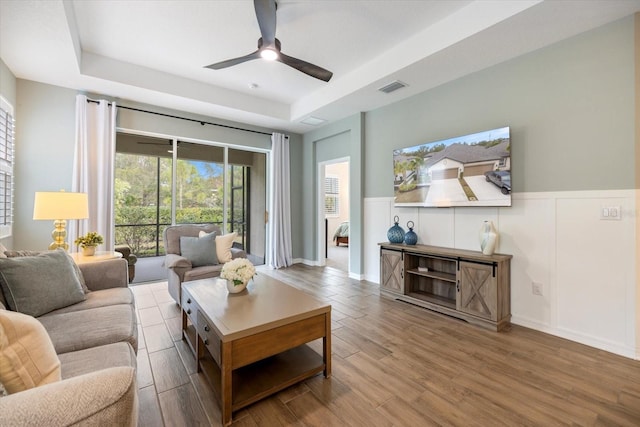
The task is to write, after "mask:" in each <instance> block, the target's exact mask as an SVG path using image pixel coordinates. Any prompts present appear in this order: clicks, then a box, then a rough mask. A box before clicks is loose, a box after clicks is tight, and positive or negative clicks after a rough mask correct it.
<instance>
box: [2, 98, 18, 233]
mask: <svg viewBox="0 0 640 427" xmlns="http://www.w3.org/2000/svg"><path fill="white" fill-rule="evenodd" d="M14 130H15V123H14V120H13V107H12V106H11V104H9V103H8V102H7V100H6V99H4V98H3V97H1V96H0V238H4V237H9V236H11V233H12V225H13V141H14Z"/></svg>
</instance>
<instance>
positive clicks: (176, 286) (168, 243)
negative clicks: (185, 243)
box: [163, 224, 247, 304]
mask: <svg viewBox="0 0 640 427" xmlns="http://www.w3.org/2000/svg"><path fill="white" fill-rule="evenodd" d="M201 231H204V232H205V233H211V232H214V231H215V232H216V236H219V235H221V234H222V233H221V232H220V227H218V226H217V225H212V224H207V225H197V224H180V225H171V226H169V227H167V228H165V230H164V233H163V240H164V250H165V253H166V256H165V260H164V266H165V268H166V269H167V279H168V289H169V294H170V295H171V296H172V297H173V299H174V300H175V301H176V303H178V304H180V300H181V298H182V282H188V281H190V280H198V279H208V278H211V277H218V276H219V275H220V271H221V270H222V265H223V264H216V265H203V266H199V267H193V265H192V264H191V261H190V260H189V259H187V258H186V257H184V256H182V252H181V251H180V237H181V236H188V237H198V236H199V235H200V232H201ZM231 257H232V259H235V258H246V257H247V254H246V253H245V251H244V250H243V249H241V248H238V247H235V245H234V247H232V248H231Z"/></svg>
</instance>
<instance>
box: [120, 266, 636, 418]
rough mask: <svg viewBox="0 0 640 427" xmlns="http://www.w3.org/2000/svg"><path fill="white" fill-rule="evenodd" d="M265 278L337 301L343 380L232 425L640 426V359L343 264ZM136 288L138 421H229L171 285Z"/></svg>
mask: <svg viewBox="0 0 640 427" xmlns="http://www.w3.org/2000/svg"><path fill="white" fill-rule="evenodd" d="M259 274H269V275H272V276H274V277H276V278H278V279H279V280H282V281H283V282H285V283H288V284H291V285H293V286H296V287H298V288H299V289H302V290H304V291H306V292H308V293H310V294H312V295H314V296H316V297H317V298H319V299H321V300H323V301H328V302H330V303H331V305H332V326H333V335H332V344H333V349H332V350H333V351H332V354H333V356H332V357H333V359H332V362H333V375H332V377H331V378H330V379H325V378H324V377H323V376H322V375H318V376H316V377H313V378H311V379H309V380H307V381H304V382H303V383H300V384H298V385H295V386H292V387H290V388H288V389H286V390H284V391H282V392H280V393H278V394H276V395H274V396H272V397H270V398H268V399H265V400H263V401H261V402H258V403H256V404H254V405H252V406H249V407H247V408H245V409H243V410H241V411H238V412H236V413H235V414H234V422H233V426H367V427H369V426H411V427H413V426H430V425H434V426H435V425H455V426H518V425H527V426H556V425H576V426H578V425H579V426H639V425H640V362H639V361H634V360H631V359H627V358H624V357H621V356H616V355H613V354H611V353H606V352H604V351H600V350H597V349H594V348H591V347H587V346H584V345H581V344H577V343H574V342H571V341H567V340H564V339H561V338H557V337H553V336H550V335H547V334H544V333H541V332H537V331H533V330H530V329H527V328H523V327H518V326H513V327H512V328H511V329H510V330H509V331H507V332H501V333H496V332H490V331H485V330H483V329H480V328H478V327H475V326H471V325H468V324H466V323H465V322H462V321H459V320H455V319H452V318H448V317H446V316H442V315H439V314H436V313H432V312H430V311H428V310H424V309H422V308H418V307H414V306H412V305H408V304H405V303H401V302H397V301H393V300H389V299H385V298H381V297H379V296H378V286H377V285H376V284H373V283H369V282H359V281H356V280H352V279H349V278H348V277H347V275H346V273H344V272H342V271H339V270H336V269H334V268H329V267H327V268H321V267H308V266H303V265H296V266H294V267H291V268H288V269H282V270H277V271H274V270H266V269H263V268H260V269H259ZM132 290H133V291H134V294H135V297H136V305H137V310H138V319H139V333H140V349H139V351H138V386H139V403H140V412H139V425H140V426H163V425H164V426H201V425H205V426H206V425H211V426H219V425H221V424H220V410H219V409H218V407H217V405H216V404H214V403H213V395H212V391H211V389H210V387H209V386H208V384H207V383H206V380H205V379H204V378H203V377H202V375H201V374H197V373H196V362H195V359H194V357H193V355H192V353H191V352H190V350H189V349H188V347H187V345H186V344H185V343H184V342H183V341H182V340H181V337H180V322H181V318H180V310H179V308H178V306H177V305H176V304H175V302H174V301H173V300H172V299H171V297H170V296H169V294H168V292H167V288H166V283H159V284H148V285H139V286H135V287H132ZM320 344H321V343H320V342H314V343H312V346H313V348H314V349H315V350H316V351H318V352H319V353H320V352H321V346H320Z"/></svg>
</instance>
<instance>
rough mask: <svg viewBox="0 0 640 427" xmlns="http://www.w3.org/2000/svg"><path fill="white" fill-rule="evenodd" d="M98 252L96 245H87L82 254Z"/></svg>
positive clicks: (91, 254) (88, 254) (89, 254)
mask: <svg viewBox="0 0 640 427" xmlns="http://www.w3.org/2000/svg"><path fill="white" fill-rule="evenodd" d="M95 254H96V247H95V246H85V247H83V248H82V255H83V256H94V255H95Z"/></svg>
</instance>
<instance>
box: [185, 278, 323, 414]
mask: <svg viewBox="0 0 640 427" xmlns="http://www.w3.org/2000/svg"><path fill="white" fill-rule="evenodd" d="M181 305H182V329H183V337H184V339H185V340H186V341H187V342H188V343H189V345H190V346H191V348H192V350H193V351H194V354H195V355H196V357H197V359H198V371H201V372H203V373H204V375H205V377H206V378H207V379H208V381H209V382H210V383H211V385H212V388H213V391H214V394H215V395H216V397H217V399H218V401H219V403H220V407H221V412H222V423H223V425H229V424H231V416H232V413H233V411H236V410H238V409H240V408H243V407H245V406H247V405H250V404H252V403H254V402H256V401H258V400H260V399H262V398H264V397H266V396H269V395H271V394H273V393H275V392H277V391H280V390H282V389H284V388H286V387H289V386H291V385H293V384H295V383H297V382H299V381H302V380H304V379H306V378H309V377H312V376H314V375H317V374H318V373H320V372H323V373H324V376H325V377H327V378H328V377H329V376H330V375H331V305H329V304H327V303H323V302H321V301H319V300H317V299H315V298H313V297H312V296H310V295H309V294H307V293H305V292H302V291H300V290H298V289H296V288H294V287H291V286H289V285H286V284H284V283H282V282H280V281H278V280H276V279H273V278H271V277H269V276H267V275H266V274H259V275H257V276H256V277H255V278H254V279H253V280H252V281H251V283H249V286H247V289H246V290H245V291H243V292H241V293H238V294H229V293H228V292H227V290H226V285H225V282H224V281H223V280H221V279H215V278H214V279H203V280H195V281H192V282H185V283H183V284H182V304H181ZM320 338H322V343H323V345H322V356H321V355H320V354H318V353H317V352H315V351H314V350H313V349H311V348H310V347H309V346H308V345H306V343H308V342H310V341H314V340H317V339H320Z"/></svg>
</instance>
